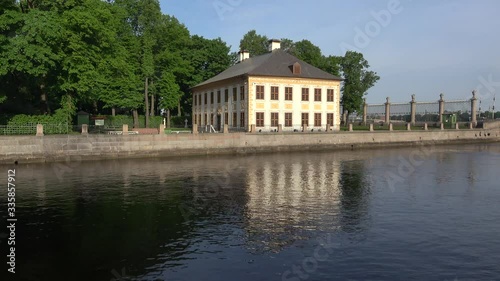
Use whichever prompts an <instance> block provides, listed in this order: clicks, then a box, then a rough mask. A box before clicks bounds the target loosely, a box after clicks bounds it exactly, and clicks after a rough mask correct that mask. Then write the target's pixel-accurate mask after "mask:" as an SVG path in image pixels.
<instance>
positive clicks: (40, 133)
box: [36, 124, 43, 137]
mask: <svg viewBox="0 0 500 281" xmlns="http://www.w3.org/2000/svg"><path fill="white" fill-rule="evenodd" d="M36 136H37V137H42V136H43V125H42V124H38V125H36Z"/></svg>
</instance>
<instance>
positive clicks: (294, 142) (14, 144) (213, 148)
mask: <svg viewBox="0 0 500 281" xmlns="http://www.w3.org/2000/svg"><path fill="white" fill-rule="evenodd" d="M499 141H500V129H492V130H484V129H482V130H479V129H475V130H432V131H393V132H389V131H375V132H337V133H287V134H279V133H275V134H267V133H266V134H249V133H231V134H178V135H127V136H121V135H118V136H117V135H64V136H63V135H58V136H42V137H36V136H2V137H0V163H13V162H14V161H19V162H23V163H26V162H52V161H68V160H71V159H73V158H74V159H75V160H97V159H116V158H131V157H165V156H187V155H211V154H228V153H255V152H274V151H307V150H333V149H362V148H371V147H384V146H408V147H411V146H414V145H420V144H429V145H430V144H448V143H471V142H499Z"/></svg>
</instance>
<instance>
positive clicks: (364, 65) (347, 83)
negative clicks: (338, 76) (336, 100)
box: [340, 51, 380, 114]
mask: <svg viewBox="0 0 500 281" xmlns="http://www.w3.org/2000/svg"><path fill="white" fill-rule="evenodd" d="M369 67H370V65H369V64H368V61H367V60H366V59H365V58H364V57H363V54H361V53H358V52H354V51H347V52H346V54H345V56H344V57H343V58H342V59H341V61H340V69H341V71H342V75H343V77H344V85H343V86H342V99H341V103H342V107H343V109H344V112H345V113H346V114H348V113H349V112H355V111H357V112H360V111H361V108H362V105H363V97H364V96H365V95H366V94H367V91H368V89H370V88H371V87H373V86H374V85H375V83H376V82H377V81H378V80H379V79H380V77H379V76H378V75H377V73H376V72H374V71H369V70H368V68H369Z"/></svg>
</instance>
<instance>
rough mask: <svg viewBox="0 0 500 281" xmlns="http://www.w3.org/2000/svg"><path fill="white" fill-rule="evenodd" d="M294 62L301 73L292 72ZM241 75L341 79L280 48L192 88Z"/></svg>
mask: <svg viewBox="0 0 500 281" xmlns="http://www.w3.org/2000/svg"><path fill="white" fill-rule="evenodd" d="M296 62H298V63H299V64H300V65H301V74H298V75H295V74H293V70H292V66H293V64H294V63H296ZM242 75H249V76H276V77H296V78H311V79H322V80H338V81H341V80H342V78H340V77H337V76H335V75H332V74H330V73H328V72H326V71H323V70H321V69H319V68H317V67H314V66H312V65H310V64H308V63H306V62H305V61H301V60H299V59H298V58H296V57H294V56H292V55H290V54H288V53H286V52H284V51H282V50H274V51H273V52H270V53H267V54H264V55H261V56H256V57H252V58H249V59H246V60H244V61H242V62H240V63H237V64H235V65H234V66H231V67H230V68H228V69H226V70H225V71H223V72H222V73H220V74H219V75H216V76H214V77H212V78H210V79H208V80H207V81H205V82H203V83H200V84H198V85H196V86H195V87H194V88H197V87H201V86H204V85H208V84H211V83H214V82H219V81H223V80H226V79H230V78H234V77H238V76H242Z"/></svg>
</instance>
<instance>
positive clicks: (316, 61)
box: [291, 40, 324, 68]
mask: <svg viewBox="0 0 500 281" xmlns="http://www.w3.org/2000/svg"><path fill="white" fill-rule="evenodd" d="M291 54H292V55H294V56H296V57H297V58H299V59H301V60H303V61H305V62H307V63H309V64H311V65H313V66H316V67H318V68H322V66H323V64H324V57H323V55H322V53H321V49H320V48H319V47H318V46H316V45H314V44H313V43H311V41H309V40H302V41H299V42H296V43H295V44H294V48H293V49H292V51H291Z"/></svg>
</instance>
